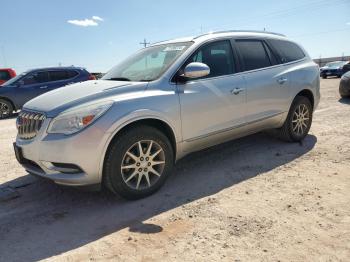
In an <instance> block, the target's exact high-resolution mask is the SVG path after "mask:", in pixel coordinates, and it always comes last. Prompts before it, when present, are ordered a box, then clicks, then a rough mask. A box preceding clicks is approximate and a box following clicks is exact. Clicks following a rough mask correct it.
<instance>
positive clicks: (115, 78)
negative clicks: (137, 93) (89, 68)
mask: <svg viewBox="0 0 350 262" xmlns="http://www.w3.org/2000/svg"><path fill="white" fill-rule="evenodd" d="M106 80H113V81H131V80H130V79H129V78H126V77H112V78H108V79H106Z"/></svg>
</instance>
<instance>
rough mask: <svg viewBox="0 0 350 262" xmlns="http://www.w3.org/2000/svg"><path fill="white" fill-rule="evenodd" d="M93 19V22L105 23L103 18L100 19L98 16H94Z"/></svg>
mask: <svg viewBox="0 0 350 262" xmlns="http://www.w3.org/2000/svg"><path fill="white" fill-rule="evenodd" d="M92 19H93V20H96V21H103V18H101V17H99V16H97V15H94V16H93V17H92Z"/></svg>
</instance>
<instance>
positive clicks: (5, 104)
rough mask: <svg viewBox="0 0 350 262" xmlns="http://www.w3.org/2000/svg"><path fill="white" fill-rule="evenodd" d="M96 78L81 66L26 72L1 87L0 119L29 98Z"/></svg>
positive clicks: (17, 108) (11, 112) (7, 115)
mask: <svg viewBox="0 0 350 262" xmlns="http://www.w3.org/2000/svg"><path fill="white" fill-rule="evenodd" d="M86 80H95V77H94V76H93V75H91V74H90V73H89V72H88V71H87V70H85V69H84V68H80V67H57V68H42V69H34V70H30V71H27V72H24V73H22V74H20V75H18V76H16V77H14V78H12V79H10V80H9V81H7V82H5V83H4V84H3V85H2V86H1V88H0V119H2V118H6V117H9V116H11V115H12V114H13V112H14V111H17V110H19V109H21V108H22V106H23V105H24V104H25V103H26V102H28V101H29V100H31V99H33V98H35V97H37V96H40V95H41V94H43V93H46V92H49V91H51V90H54V89H57V88H60V87H62V86H66V85H69V84H73V83H77V82H83V81H86Z"/></svg>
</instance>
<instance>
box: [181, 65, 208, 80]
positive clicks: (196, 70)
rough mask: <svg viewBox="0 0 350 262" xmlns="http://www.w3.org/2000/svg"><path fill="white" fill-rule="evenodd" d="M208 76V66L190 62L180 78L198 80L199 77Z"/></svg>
mask: <svg viewBox="0 0 350 262" xmlns="http://www.w3.org/2000/svg"><path fill="white" fill-rule="evenodd" d="M209 74H210V68H209V66H207V65H206V64H203V63H198V62H192V63H189V64H188V65H187V66H186V67H185V69H184V74H183V75H182V76H184V77H186V78H199V77H203V76H207V75H209Z"/></svg>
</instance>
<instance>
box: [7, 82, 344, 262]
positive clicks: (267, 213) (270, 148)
mask: <svg viewBox="0 0 350 262" xmlns="http://www.w3.org/2000/svg"><path fill="white" fill-rule="evenodd" d="M338 83H339V80H338V79H327V80H322V82H321V84H322V87H321V93H322V100H321V104H320V106H319V108H318V110H317V111H316V113H315V115H314V122H313V126H312V129H311V132H310V135H309V136H308V137H307V138H306V139H305V141H304V142H303V143H302V144H289V143H284V142H281V141H279V140H276V139H274V138H273V137H270V136H268V135H266V134H257V135H253V136H249V137H246V138H243V139H239V140H236V141H232V142H229V143H226V144H224V145H220V146H216V147H214V148H211V149H209V150H205V151H201V152H198V153H195V154H192V155H190V156H188V157H187V158H185V159H183V160H181V161H180V162H179V163H178V165H177V166H176V168H175V170H174V172H173V174H172V176H171V177H170V179H169V180H168V182H167V183H166V185H165V186H164V187H163V188H162V189H161V190H160V191H159V192H158V193H157V194H155V195H153V196H151V197H149V198H147V199H143V200H140V201H135V202H128V201H125V200H122V199H120V198H117V197H114V196H111V195H109V194H104V193H91V192H82V191H79V190H76V189H70V188H62V187H59V186H57V185H54V184H52V183H51V182H48V181H45V180H41V179H36V178H33V177H31V176H29V175H27V174H26V172H25V171H24V170H23V169H22V168H21V167H20V166H19V165H18V164H17V163H16V160H15V158H14V155H13V152H12V141H13V140H14V138H15V135H16V129H15V119H14V118H13V119H8V120H3V121H1V122H0V163H1V166H0V167H1V169H0V187H1V188H2V190H3V191H4V190H11V189H12V193H13V194H12V195H11V196H12V197H15V198H12V199H10V200H7V201H1V202H0V261H35V260H41V259H47V260H57V261H86V260H94V261H95V260H97V261H98V260H114V261H116V260H120V261H175V260H180V261H218V260H222V261H349V260H350V161H349V160H350V146H349V145H350V135H349V132H350V100H339V95H338V90H337V88H338Z"/></svg>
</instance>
